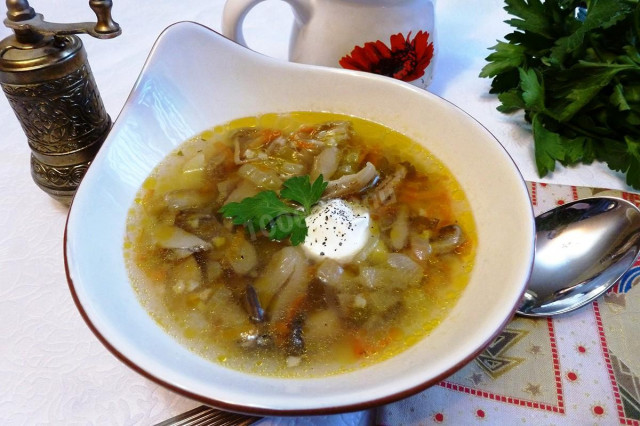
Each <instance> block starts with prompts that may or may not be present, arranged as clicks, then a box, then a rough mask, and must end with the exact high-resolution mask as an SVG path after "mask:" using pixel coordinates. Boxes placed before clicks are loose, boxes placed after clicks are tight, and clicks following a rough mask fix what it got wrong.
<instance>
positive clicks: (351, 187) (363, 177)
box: [322, 162, 378, 199]
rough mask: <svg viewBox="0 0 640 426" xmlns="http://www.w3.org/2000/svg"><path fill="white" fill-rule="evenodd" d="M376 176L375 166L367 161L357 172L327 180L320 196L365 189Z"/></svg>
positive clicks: (335, 195) (339, 194)
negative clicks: (325, 187) (327, 182)
mask: <svg viewBox="0 0 640 426" xmlns="http://www.w3.org/2000/svg"><path fill="white" fill-rule="evenodd" d="M377 177H378V170H377V169H376V167H375V166H374V165H373V164H371V163H369V162H367V164H365V166H364V167H363V168H362V169H360V171H359V172H358V173H353V174H350V175H344V176H342V177H340V178H338V179H335V180H331V181H329V184H328V185H327V189H326V190H325V191H324V194H323V196H322V198H324V199H327V198H335V197H342V196H344V195H348V194H353V193H355V192H360V191H362V190H363V189H366V188H367V187H368V186H369V184H370V183H371V182H372V181H373V180H374V179H377Z"/></svg>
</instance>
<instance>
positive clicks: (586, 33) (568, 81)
mask: <svg viewBox="0 0 640 426" xmlns="http://www.w3.org/2000/svg"><path fill="white" fill-rule="evenodd" d="M505 4H506V6H505V10H506V11H507V12H508V13H509V14H510V15H511V16H512V18H511V19H509V20H507V21H506V22H507V23H508V24H509V25H511V27H513V29H514V30H513V32H511V33H509V34H507V35H505V40H506V41H498V43H497V44H496V45H495V46H493V47H492V48H491V50H493V52H492V53H491V54H490V55H489V56H487V58H486V59H487V62H488V63H487V64H486V65H485V67H484V68H483V69H482V71H481V72H480V77H487V78H492V79H493V80H492V83H491V89H490V93H494V94H497V96H498V100H499V101H500V106H499V107H498V111H500V112H503V113H513V112H516V111H518V110H524V118H525V119H526V120H527V121H528V122H530V123H531V124H532V126H531V128H532V132H533V140H534V146H535V158H536V165H537V168H538V173H539V175H540V176H541V177H543V176H545V175H546V174H547V173H550V172H552V171H553V170H554V169H555V165H556V163H560V164H562V165H564V166H572V165H575V164H578V163H583V164H589V163H591V162H593V161H594V160H597V161H603V162H606V163H607V165H608V166H609V167H610V168H611V169H613V170H616V171H620V172H622V173H624V174H626V181H627V184H629V185H630V186H633V187H635V188H638V189H640V145H639V141H640V53H639V52H638V50H639V49H640V48H639V45H640V41H639V38H640V30H639V29H638V22H639V21H640V1H638V0H590V1H586V2H585V1H580V0H545V1H544V2H543V1H541V0H505ZM585 4H586V10H587V13H586V17H585V18H584V19H583V20H582V21H581V20H580V19H578V18H577V15H576V10H577V9H576V8H578V7H579V6H580V7H582V6H585Z"/></svg>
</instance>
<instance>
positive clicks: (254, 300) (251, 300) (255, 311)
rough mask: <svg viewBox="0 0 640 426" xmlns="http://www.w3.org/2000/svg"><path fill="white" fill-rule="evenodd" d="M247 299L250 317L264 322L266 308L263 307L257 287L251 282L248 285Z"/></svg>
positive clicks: (255, 320)
mask: <svg viewBox="0 0 640 426" xmlns="http://www.w3.org/2000/svg"><path fill="white" fill-rule="evenodd" d="M246 300H247V310H248V311H249V319H250V320H251V321H252V322H256V323H261V322H264V319H265V318H264V309H262V305H260V299H258V293H256V289H255V288H254V287H253V286H252V285H251V284H248V285H247V292H246Z"/></svg>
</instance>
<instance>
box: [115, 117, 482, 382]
mask: <svg viewBox="0 0 640 426" xmlns="http://www.w3.org/2000/svg"><path fill="white" fill-rule="evenodd" d="M296 176H303V177H304V178H303V179H298V183H299V182H300V181H301V180H304V179H306V177H307V176H308V178H309V183H314V182H322V180H320V179H319V176H321V179H324V181H328V182H329V183H328V184H327V188H326V189H325V190H324V192H322V193H321V194H316V195H319V197H317V198H320V199H319V200H318V201H317V203H316V204H314V205H313V206H312V207H311V208H310V211H306V212H305V213H310V214H309V215H308V216H306V218H305V219H304V222H302V226H304V225H305V224H306V227H307V235H306V238H304V241H303V242H302V243H300V244H297V245H294V244H293V243H292V241H293V240H294V238H293V237H292V238H288V237H286V238H282V239H281V240H280V241H279V240H273V239H271V238H269V233H268V232H266V231H260V230H259V229H256V227H255V226H244V225H234V224H233V222H232V219H230V218H229V217H225V215H223V214H222V213H221V212H220V210H221V208H222V207H223V206H228V205H232V204H230V203H242V202H243V201H246V200H256V199H257V198H260V197H262V196H266V195H270V196H272V197H275V198H278V199H279V200H281V201H282V202H283V203H284V204H285V205H286V206H287V208H289V209H292V210H296V211H297V212H302V211H303V210H305V208H304V207H303V206H301V205H300V204H297V203H295V202H293V201H291V198H287V197H284V196H283V195H285V194H290V193H291V191H289V193H287V191H286V190H283V189H284V187H286V186H287V185H289V183H288V182H291V181H288V179H290V178H292V177H296ZM283 185H284V186H283ZM307 189H308V187H307ZM264 191H273V193H269V194H266V193H265V192H264ZM265 194H266V195H265ZM251 197H253V198H251ZM293 198H295V197H293ZM314 201H315V199H314ZM236 206H237V204H236ZM223 212H225V214H226V213H228V211H227V210H224V209H223ZM292 214H293V215H294V216H295V214H297V213H295V212H294V213H292ZM226 215H227V216H230V215H228V214H226ZM284 217H285V216H283V218H284ZM289 218H290V217H289ZM247 225H248V224H247ZM263 225H266V227H267V228H268V227H269V224H268V223H263ZM271 225H274V222H272V223H271ZM298 225H300V223H298ZM289 226H294V224H293V222H292V221H290V223H289ZM475 244H476V236H475V228H474V223H473V217H472V214H471V211H470V209H469V205H468V202H467V200H466V198H465V195H464V193H463V191H462V190H461V188H460V187H459V186H458V183H457V182H456V180H455V179H454V177H453V176H452V175H451V174H450V172H449V171H448V170H447V169H446V167H444V166H443V165H442V164H441V163H440V162H439V161H438V160H437V159H435V158H434V157H433V156H432V155H431V154H430V153H429V152H428V151H426V150H425V149H424V148H423V147H422V146H420V145H419V144H417V143H416V142H414V141H412V140H410V139H408V138H407V137H405V136H403V135H402V134H400V133H398V132H395V131H392V130H390V129H388V128H386V127H383V126H381V125H379V124H375V123H372V122H369V121H365V120H362V119H358V118H354V117H350V116H344V115H337V114H329V113H316V112H313V113H311V112H296V113H289V114H267V115H263V116H260V117H253V118H244V119H239V120H235V121H233V122H231V123H228V124H225V125H222V126H218V127H215V128H213V129H211V130H208V131H205V132H203V133H202V134H200V135H198V136H197V137H195V138H193V139H191V140H188V141H186V142H185V143H184V144H182V145H181V146H180V147H179V148H177V149H176V150H174V151H173V152H172V153H171V154H169V155H168V156H167V157H166V158H165V159H164V160H163V161H162V162H161V164H159V165H158V166H157V167H156V169H155V170H154V171H153V172H152V173H151V175H150V176H149V177H148V178H147V179H146V181H145V182H144V183H143V185H142V187H141V188H140V190H139V193H138V195H137V198H136V200H135V202H134V205H133V206H132V208H131V210H130V213H129V218H128V223H127V236H126V241H125V257H126V261H127V265H128V268H129V272H130V276H131V278H132V281H133V285H134V287H135V289H136V291H137V293H138V295H139V298H140V300H141V302H142V304H143V305H144V306H145V308H146V309H147V310H148V311H149V313H150V314H151V315H152V317H153V318H154V319H155V320H156V321H157V322H158V323H159V324H160V325H161V326H162V327H164V328H165V329H166V330H167V331H168V332H169V333H170V334H171V335H173V336H174V337H175V338H176V339H178V340H179V341H180V342H182V343H183V344H184V345H185V346H187V347H188V348H189V349H191V350H193V351H195V352H196V353H198V354H201V355H202V356H204V357H206V358H209V359H211V360H212V361H215V362H218V363H221V364H223V365H225V366H228V367H230V368H234V369H239V370H242V371H246V372H251V373H257V374H261V375H270V376H284V377H309V376H321V375H329V374H336V373H340V372H344V371H349V370H351V369H354V368H357V367H361V366H364V365H368V364H371V363H374V362H379V361H381V360H383V359H387V358H389V357H391V356H393V355H395V354H397V353H399V352H401V351H403V350H405V349H406V348H408V347H409V346H411V345H412V344H414V343H416V342H417V341H419V340H420V339H422V338H423V337H424V336H426V335H427V334H428V333H429V332H430V331H431V330H433V328H434V327H436V326H437V325H438V324H439V323H440V322H441V321H442V319H443V318H444V317H445V316H446V315H447V313H448V312H449V310H450V309H451V308H452V306H453V305H454V304H455V302H456V301H457V299H458V298H459V296H460V294H461V292H462V290H463V289H464V287H465V285H466V283H467V281H468V278H469V274H470V272H471V269H472V264H473V259H474V253H475Z"/></svg>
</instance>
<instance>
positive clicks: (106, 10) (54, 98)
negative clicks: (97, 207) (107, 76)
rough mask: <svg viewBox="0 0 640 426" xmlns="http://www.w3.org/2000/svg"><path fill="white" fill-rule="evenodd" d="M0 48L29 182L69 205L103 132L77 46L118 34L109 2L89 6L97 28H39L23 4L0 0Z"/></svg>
mask: <svg viewBox="0 0 640 426" xmlns="http://www.w3.org/2000/svg"><path fill="white" fill-rule="evenodd" d="M6 5H7V19H5V20H4V24H5V25H6V26H7V27H9V28H11V29H13V31H14V34H13V35H11V36H9V37H7V38H5V39H4V40H2V41H0V85H1V86H2V90H3V91H4V94H5V95H6V96H7V99H8V100H9V104H10V105H11V107H12V108H13V110H14V112H15V114H16V116H17V117H18V120H19V121H20V124H21V125H22V129H23V130H24V132H25V134H26V136H27V139H28V143H29V147H30V148H31V176H32V177H33V180H34V181H35V183H36V185H38V187H40V188H41V189H42V190H44V191H45V192H46V193H47V194H49V195H50V196H51V197H53V198H54V199H56V200H58V201H60V202H61V203H63V204H67V205H68V204H70V203H71V199H72V198H73V195H74V194H75V192H76V190H77V188H78V185H79V184H80V181H81V180H82V178H83V176H84V174H85V172H86V171H87V168H88V167H89V165H90V164H91V161H92V160H93V159H94V157H95V155H96V153H97V152H98V150H99V149H100V146H101V145H102V142H103V141H104V139H105V138H106V136H107V133H108V132H109V129H110V128H111V118H110V117H109V115H108V114H107V112H106V110H105V108H104V105H103V103H102V99H101V98H100V93H99V92H98V87H97V86H96V83H95V80H94V79H93V74H92V73H91V69H90V68H89V63H88V61H87V53H86V51H85V49H84V46H83V45H82V41H81V40H80V38H79V37H77V36H75V35H74V34H89V35H91V36H93V37H96V38H113V37H116V36H118V35H120V33H121V30H120V26H119V25H118V24H117V23H116V22H114V21H113V19H111V7H112V1H111V0H90V1H89V7H91V9H92V10H93V11H94V12H95V14H96V17H97V23H92V22H80V23H72V24H58V23H52V22H46V21H45V20H44V17H43V16H42V15H41V14H39V13H36V12H35V11H34V10H33V8H31V7H30V6H29V3H28V2H27V1H26V0H6Z"/></svg>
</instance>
